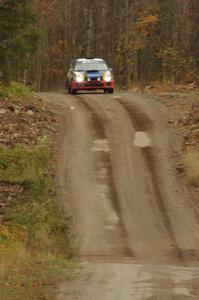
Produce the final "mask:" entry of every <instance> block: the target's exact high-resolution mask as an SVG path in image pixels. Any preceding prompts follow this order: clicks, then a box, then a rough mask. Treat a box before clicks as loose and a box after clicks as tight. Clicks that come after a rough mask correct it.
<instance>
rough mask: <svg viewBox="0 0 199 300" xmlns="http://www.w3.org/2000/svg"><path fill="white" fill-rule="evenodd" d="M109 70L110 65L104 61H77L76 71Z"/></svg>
mask: <svg viewBox="0 0 199 300" xmlns="http://www.w3.org/2000/svg"><path fill="white" fill-rule="evenodd" d="M92 70H95V71H108V67H107V65H106V63H105V62H104V61H93V60H92V61H91V60H90V61H89V60H86V61H77V62H76V65H75V71H92Z"/></svg>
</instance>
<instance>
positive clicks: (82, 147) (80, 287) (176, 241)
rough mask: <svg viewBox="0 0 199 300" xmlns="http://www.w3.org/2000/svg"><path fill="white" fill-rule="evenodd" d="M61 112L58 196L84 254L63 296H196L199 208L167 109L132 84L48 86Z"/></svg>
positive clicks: (111, 299) (86, 299)
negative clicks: (179, 170) (67, 91)
mask: <svg viewBox="0 0 199 300" xmlns="http://www.w3.org/2000/svg"><path fill="white" fill-rule="evenodd" d="M42 97H43V98H44V99H46V100H47V101H50V102H52V103H55V105H56V107H57V108H56V109H57V112H58V113H59V114H61V115H62V119H63V121H62V125H61V130H60V131H61V132H60V142H59V145H58V148H59V156H58V165H59V169H58V184H59V190H60V199H62V201H63V204H64V205H65V206H66V209H67V210H68V209H69V210H70V211H71V213H72V214H73V215H74V224H75V230H74V231H75V237H76V238H75V239H76V248H77V249H78V255H79V257H80V260H81V262H82V267H83V268H82V273H83V275H82V276H80V277H81V278H80V279H79V280H78V282H75V283H74V284H71V285H70V286H69V285H68V284H64V283H63V285H62V286H61V287H60V293H59V295H58V298H57V299H59V300H62V299H66V300H68V299H70V300H76V299H81V300H102V299H103V300H116V299H120V300H121V299H123V300H129V299H133V300H137V299H161V300H164V299H166V300H167V299H168V300H169V299H199V264H198V259H199V218H198V212H197V210H196V209H195V207H194V205H193V204H192V202H191V199H190V197H189V195H188V193H187V191H186V188H185V187H183V186H181V184H180V183H179V182H178V180H177V179H176V176H175V172H174V168H173V163H172V155H173V151H175V153H178V148H180V143H179V142H178V137H176V136H175V133H174V132H172V131H171V130H170V128H169V127H168V124H167V122H166V113H167V112H166V111H165V108H163V107H162V106H161V105H158V104H157V103H154V102H153V101H152V99H149V98H146V97H145V96H141V95H134V94H117V95H100V94H79V95H77V96H69V95H64V94H52V93H51V94H43V95H42Z"/></svg>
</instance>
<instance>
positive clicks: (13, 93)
mask: <svg viewBox="0 0 199 300" xmlns="http://www.w3.org/2000/svg"><path fill="white" fill-rule="evenodd" d="M33 95H34V93H33V91H32V90H31V89H30V88H29V87H27V86H25V85H24V84H22V83H19V82H12V83H11V84H10V85H4V84H0V97H2V98H20V99H27V98H31V97H33Z"/></svg>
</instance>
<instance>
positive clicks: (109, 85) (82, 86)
mask: <svg viewBox="0 0 199 300" xmlns="http://www.w3.org/2000/svg"><path fill="white" fill-rule="evenodd" d="M114 87H115V81H114V80H111V81H109V82H107V81H104V80H101V81H83V82H81V83H79V82H77V81H72V83H71V89H72V90H76V91H78V90H86V91H89V90H111V89H114Z"/></svg>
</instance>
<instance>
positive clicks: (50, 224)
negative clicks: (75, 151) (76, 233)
mask: <svg viewBox="0 0 199 300" xmlns="http://www.w3.org/2000/svg"><path fill="white" fill-rule="evenodd" d="M50 160H51V151H50V147H49V146H48V145H39V146H36V147H34V148H31V149H30V148H26V147H15V148H12V149H7V148H1V149H0V181H1V182H6V183H7V182H10V183H17V184H21V185H22V186H23V188H24V193H23V199H16V201H15V202H14V203H13V206H12V209H11V210H10V211H9V213H8V216H7V220H8V221H5V222H3V223H2V224H1V225H0V278H1V280H0V290H1V292H0V298H1V299H2V300H18V299H19V300H23V299H24V300H27V299H28V300H32V299H55V298H54V292H55V290H54V286H55V284H56V282H57V280H58V279H59V278H60V277H61V275H62V272H63V270H67V269H68V270H70V272H69V273H71V270H72V268H71V266H73V265H74V264H73V256H72V249H71V247H70V242H69V233H70V223H71V222H70V218H67V217H66V216H65V213H64V212H63V211H62V210H61V209H60V208H59V207H58V206H57V204H56V202H55V192H54V187H53V181H52V179H51V177H50V175H49V174H51V173H52V171H51V170H50Z"/></svg>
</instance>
